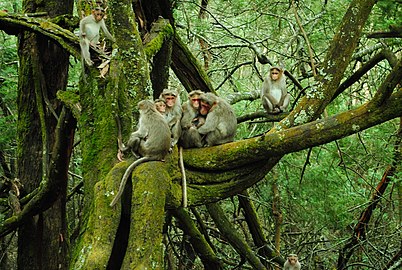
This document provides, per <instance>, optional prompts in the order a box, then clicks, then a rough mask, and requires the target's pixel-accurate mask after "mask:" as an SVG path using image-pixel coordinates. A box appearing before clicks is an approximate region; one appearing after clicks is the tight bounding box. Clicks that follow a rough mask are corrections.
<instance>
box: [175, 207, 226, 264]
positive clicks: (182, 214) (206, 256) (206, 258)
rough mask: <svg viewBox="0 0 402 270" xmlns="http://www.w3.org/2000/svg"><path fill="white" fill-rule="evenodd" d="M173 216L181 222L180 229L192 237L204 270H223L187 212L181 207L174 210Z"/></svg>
mask: <svg viewBox="0 0 402 270" xmlns="http://www.w3.org/2000/svg"><path fill="white" fill-rule="evenodd" d="M173 214H174V216H175V217H176V218H178V219H179V220H180V227H181V228H182V229H183V231H184V233H185V234H186V235H189V236H190V243H191V245H192V246H193V247H194V249H195V250H196V252H197V254H198V256H199V257H200V259H201V261H202V263H203V264H204V269H217V270H218V269H222V265H221V262H220V261H219V259H218V257H217V256H216V254H215V252H214V251H213V249H212V248H211V246H210V245H209V244H208V242H207V241H206V239H205V237H204V236H203V235H202V234H201V232H200V231H199V230H198V228H197V227H196V226H195V225H194V223H193V221H192V220H191V217H190V215H189V214H188V213H187V211H186V210H185V209H184V208H182V207H179V208H176V209H174V210H173Z"/></svg>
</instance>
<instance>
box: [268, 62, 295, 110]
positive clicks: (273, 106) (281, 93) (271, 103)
mask: <svg viewBox="0 0 402 270" xmlns="http://www.w3.org/2000/svg"><path fill="white" fill-rule="evenodd" d="M261 101H262V105H263V106H264V108H265V110H266V111H267V113H274V114H275V113H280V112H284V111H285V110H286V108H287V107H288V105H289V101H290V95H289V94H288V91H287V90H286V78H285V75H284V74H283V69H282V68H281V67H278V66H273V67H271V69H270V71H269V75H267V76H266V77H265V79H264V82H263V84H262V88H261Z"/></svg>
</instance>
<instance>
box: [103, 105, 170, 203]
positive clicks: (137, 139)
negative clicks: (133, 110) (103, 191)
mask: <svg viewBox="0 0 402 270" xmlns="http://www.w3.org/2000/svg"><path fill="white" fill-rule="evenodd" d="M138 110H139V112H140V119H139V121H138V129H137V131H135V132H133V133H131V135H130V139H129V140H128V142H127V146H124V145H123V144H122V143H121V141H120V140H119V152H123V153H125V152H127V151H128V150H132V151H133V152H134V153H135V154H137V155H139V156H141V158H139V159H137V160H136V161H134V162H133V163H132V164H131V165H130V166H129V167H128V168H127V169H126V171H125V172H124V175H123V178H122V179H121V182H120V186H119V191H118V193H117V195H116V197H115V198H114V199H113V201H112V202H111V203H110V206H114V205H115V204H116V203H117V201H118V200H119V199H120V197H121V195H122V194H123V190H124V187H125V186H126V182H127V179H128V178H129V176H130V174H131V172H132V171H133V170H134V168H135V167H137V166H138V165H140V164H141V163H144V162H147V161H151V160H163V159H164V158H165V156H166V155H167V154H168V152H169V149H170V137H171V135H170V129H169V126H168V124H167V123H166V120H165V119H164V117H163V116H162V115H161V114H160V113H159V112H158V111H157V110H156V108H155V104H154V102H153V101H151V100H142V101H140V102H138ZM118 156H121V154H120V153H119V154H118Z"/></svg>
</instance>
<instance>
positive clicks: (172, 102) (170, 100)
mask: <svg viewBox="0 0 402 270" xmlns="http://www.w3.org/2000/svg"><path fill="white" fill-rule="evenodd" d="M160 98H162V99H163V100H165V103H166V113H165V118H166V121H167V123H168V125H169V127H170V131H171V133H172V143H171V147H173V146H174V145H176V143H177V142H178V141H179V138H180V134H181V126H180V120H181V116H182V110H181V105H180V97H179V93H178V92H177V91H176V90H170V89H163V91H162V93H161V95H160Z"/></svg>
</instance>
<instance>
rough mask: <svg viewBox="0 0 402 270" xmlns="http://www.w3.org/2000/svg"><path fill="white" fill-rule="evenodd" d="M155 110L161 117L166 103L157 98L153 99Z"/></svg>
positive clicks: (164, 111)
mask: <svg viewBox="0 0 402 270" xmlns="http://www.w3.org/2000/svg"><path fill="white" fill-rule="evenodd" d="M154 102H155V108H156V110H157V111H158V112H160V114H162V115H163V116H164V115H165V113H166V102H165V100H164V99H161V98H158V99H155V101H154Z"/></svg>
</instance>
